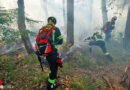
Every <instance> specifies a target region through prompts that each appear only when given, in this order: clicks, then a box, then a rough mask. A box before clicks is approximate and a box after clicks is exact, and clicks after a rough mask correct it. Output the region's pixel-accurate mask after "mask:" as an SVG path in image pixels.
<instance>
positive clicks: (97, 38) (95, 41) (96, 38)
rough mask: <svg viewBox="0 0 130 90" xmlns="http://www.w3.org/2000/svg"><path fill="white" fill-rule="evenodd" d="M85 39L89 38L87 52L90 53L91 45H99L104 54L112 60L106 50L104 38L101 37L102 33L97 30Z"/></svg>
mask: <svg viewBox="0 0 130 90" xmlns="http://www.w3.org/2000/svg"><path fill="white" fill-rule="evenodd" d="M87 40H89V46H88V47H89V52H90V53H92V46H99V47H100V48H101V49H102V51H103V53H104V54H105V56H106V57H107V58H108V59H109V60H110V61H112V60H113V59H112V57H111V55H110V53H109V52H107V50H106V46H105V42H104V39H103V37H102V35H100V34H99V32H96V33H94V34H93V36H92V37H89V38H87V39H85V41H87Z"/></svg>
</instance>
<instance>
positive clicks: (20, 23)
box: [18, 0, 33, 54]
mask: <svg viewBox="0 0 130 90" xmlns="http://www.w3.org/2000/svg"><path fill="white" fill-rule="evenodd" d="M18 28H19V30H20V33H21V38H22V40H23V43H24V46H25V49H26V50H27V53H28V54H31V53H33V48H32V44H31V42H30V39H29V37H28V33H26V34H25V35H23V32H25V31H24V30H26V25H25V14H24V0H18Z"/></svg>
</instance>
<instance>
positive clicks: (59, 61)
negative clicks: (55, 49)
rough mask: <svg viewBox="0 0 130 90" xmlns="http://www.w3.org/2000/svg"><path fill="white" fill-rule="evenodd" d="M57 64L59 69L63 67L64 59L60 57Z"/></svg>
mask: <svg viewBox="0 0 130 90" xmlns="http://www.w3.org/2000/svg"><path fill="white" fill-rule="evenodd" d="M56 63H57V64H58V66H59V67H61V68H62V67H63V62H62V58H61V57H59V58H58V59H57V60H56Z"/></svg>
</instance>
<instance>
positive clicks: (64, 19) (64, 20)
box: [62, 0, 66, 29]
mask: <svg viewBox="0 0 130 90" xmlns="http://www.w3.org/2000/svg"><path fill="white" fill-rule="evenodd" d="M62 1H63V22H64V28H65V29H66V18H65V0H62Z"/></svg>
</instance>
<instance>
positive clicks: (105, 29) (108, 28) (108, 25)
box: [102, 16, 117, 42]
mask: <svg viewBox="0 0 130 90" xmlns="http://www.w3.org/2000/svg"><path fill="white" fill-rule="evenodd" d="M116 20H117V17H116V16H114V17H113V18H112V19H111V21H109V22H107V23H105V24H104V26H103V28H102V30H103V32H104V33H105V41H107V42H109V41H110V39H111V32H112V30H114V29H115V22H116Z"/></svg>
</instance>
